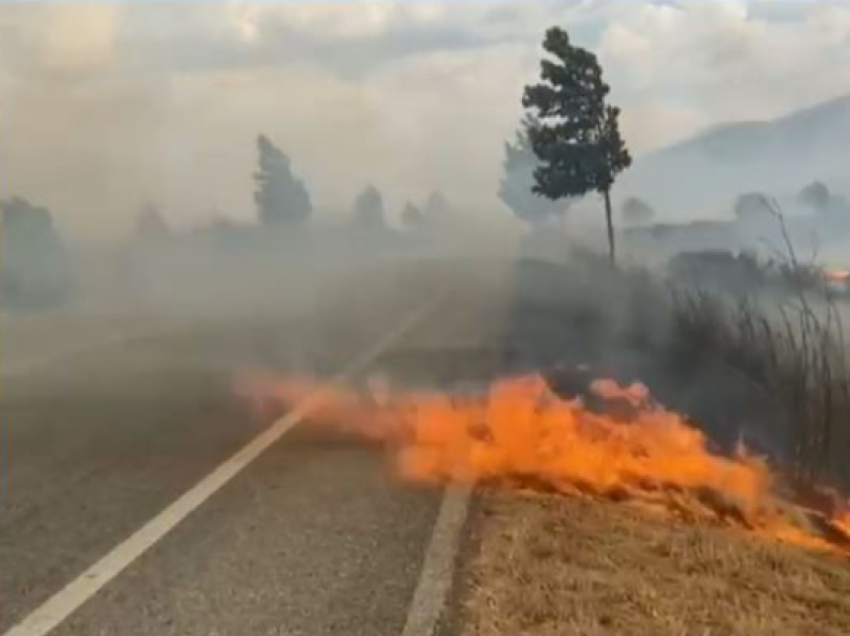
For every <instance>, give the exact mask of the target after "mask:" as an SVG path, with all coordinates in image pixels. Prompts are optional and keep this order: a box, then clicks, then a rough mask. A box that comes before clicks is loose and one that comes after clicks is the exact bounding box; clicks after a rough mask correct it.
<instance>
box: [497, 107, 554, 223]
mask: <svg viewBox="0 0 850 636" xmlns="http://www.w3.org/2000/svg"><path fill="white" fill-rule="evenodd" d="M534 125H536V124H535V122H534V119H533V118H532V117H530V116H528V115H527V116H526V117H525V118H524V119H523V121H522V125H521V126H520V129H519V130H518V131H517V133H516V137H515V138H514V142H513V143H511V142H509V141H508V142H505V160H504V163H503V167H504V174H503V176H502V180H501V182H500V184H499V198H500V199H501V200H502V202H503V203H504V204H505V205H507V206H508V208H510V210H511V212H513V213H514V215H516V217H517V218H519V219H520V220H522V221H524V222H526V223H529V224H532V225H535V224H539V223H543V222H545V221H548V220H549V219H552V218H555V217H559V216H561V215H563V214H564V213H565V212H566V209H567V205H566V204H565V203H563V202H559V201H556V200H552V199H549V198H547V197H544V196H541V195H540V194H537V193H536V192H535V191H534V184H535V181H534V171H535V169H536V168H537V167H538V166H539V165H540V161H539V160H538V159H537V156H536V155H535V154H534V150H532V148H531V142H530V141H529V139H528V129H529V128H530V127H532V126H534Z"/></svg>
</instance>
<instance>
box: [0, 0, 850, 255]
mask: <svg viewBox="0 0 850 636" xmlns="http://www.w3.org/2000/svg"><path fill="white" fill-rule="evenodd" d="M555 24H557V25H560V26H562V27H564V28H566V29H567V30H568V32H569V33H570V35H571V37H572V38H573V40H574V41H575V42H577V43H579V44H581V45H583V46H587V47H589V48H591V49H592V50H593V51H595V52H596V53H597V54H598V56H599V59H600V61H601V63H602V65H603V68H604V69H605V73H606V78H607V80H608V81H609V83H610V84H611V85H612V101H614V102H615V103H616V104H618V105H619V106H621V108H622V109H623V115H622V127H623V131H624V134H625V137H626V141H627V143H628V145H629V146H630V148H631V149H632V151H633V153H634V154H636V155H638V156H640V155H641V154H645V153H647V152H651V151H652V150H654V149H658V148H661V147H663V146H665V145H666V144H669V143H672V142H675V141H677V140H680V139H683V138H687V137H688V136H692V135H694V134H696V133H698V132H699V131H700V130H703V129H705V128H706V127H709V126H712V125H715V124H718V123H721V122H727V121H738V120H755V119H768V118H772V117H776V116H779V115H782V114H784V113H787V112H790V111H793V110H795V109H797V108H800V107H803V106H807V105H810V104H814V103H817V102H820V101H823V100H826V99H830V98H832V97H836V96H839V95H842V94H845V93H847V92H850V3H846V2H838V3H836V2H833V3H829V2H815V1H807V2H799V3H795V2H792V1H790V0H765V1H763V2H744V1H743V0H702V1H690V2H689V1H686V0H685V1H681V2H671V1H669V0H667V1H664V2H661V1H659V2H647V1H644V0H620V1H617V0H583V1H582V0H571V1H568V2H565V1H557V0H555V1H547V2H537V1H529V0H525V1H520V2H511V1H510V0H504V1H500V2H487V3H485V2H470V1H462V2H443V3H437V4H435V3H430V2H372V1H370V0H360V1H359V2H347V3H338V4H327V3H315V2H286V3H272V2H263V3H258V4H250V3H243V2H192V3H181V4H172V3H169V2H162V1H158V2H114V3H93V4H73V3H68V2H48V3H39V2H32V1H28V2H18V3H10V2H0V167H2V169H0V195H2V196H3V197H5V196H10V195H11V194H19V195H23V196H26V197H28V198H30V199H32V200H33V201H34V202H36V203H39V204H44V205H47V206H49V207H50V208H51V210H52V211H53V213H54V216H55V218H56V221H57V223H58V225H59V226H60V227H61V228H62V229H63V230H65V231H66V232H68V233H69V234H70V235H73V236H75V237H80V238H85V239H89V238H90V239H107V238H113V237H119V236H122V235H125V234H126V233H127V232H129V231H130V230H131V228H132V226H133V222H134V219H135V217H136V216H137V214H138V213H139V211H140V209H141V208H142V207H143V206H144V205H145V204H146V203H148V202H152V203H154V204H156V205H157V206H158V207H159V208H160V209H161V210H162V212H163V213H164V214H165V215H166V216H167V218H168V219H169V220H170V221H171V222H173V223H174V224H175V225H177V226H183V227H187V226H192V225H196V224H199V223H203V222H205V221H206V220H209V219H211V218H214V217H225V218H232V219H239V220H250V219H252V218H253V217H254V214H255V212H254V207H253V199H252V182H251V176H252V172H253V170H254V167H255V163H256V149H255V145H254V144H255V139H256V136H257V134H259V133H264V134H266V135H268V136H269V137H270V138H271V139H272V140H273V141H275V142H276V143H277V144H278V145H279V146H280V147H281V148H282V149H283V150H284V151H285V152H286V153H287V154H288V155H289V156H290V157H291V159H292V162H293V166H294V168H295V171H296V172H297V173H298V175H299V176H300V177H302V178H303V179H304V180H305V181H306V183H307V185H308V187H309V189H310V191H311V194H312V197H313V199H314V202H315V203H316V206H317V208H318V209H319V211H320V212H321V213H322V214H327V215H330V214H335V213H336V214H341V213H342V212H344V211H345V210H347V209H349V208H350V204H351V201H352V200H353V198H354V197H355V196H356V195H357V193H358V192H359V191H360V190H362V189H363V188H364V187H365V186H366V185H367V184H374V185H375V186H377V187H378V188H379V189H380V190H381V191H382V192H383V193H384V195H385V199H386V203H387V207H388V210H389V212H390V214H391V215H393V214H395V213H396V212H397V211H398V210H400V208H401V207H402V206H403V204H404V203H405V201H406V200H408V199H410V200H413V201H414V202H419V201H421V200H423V199H424V198H425V197H426V196H427V195H428V193H429V192H430V191H431V190H433V189H440V190H441V191H443V192H444V193H445V194H446V196H447V197H448V198H449V199H450V200H451V201H453V202H454V203H455V204H456V205H457V206H459V207H463V208H465V209H469V210H473V211H475V213H477V214H493V215H507V211H506V210H505V209H504V208H503V206H502V205H501V203H500V202H499V201H498V198H497V196H496V192H497V188H498V180H499V176H500V171H501V162H502V157H503V144H504V142H505V140H506V139H508V138H510V137H511V136H512V135H513V131H514V130H515V128H516V126H517V123H518V121H519V119H520V117H521V114H522V111H521V106H520V97H521V94H522V89H523V86H524V85H525V84H527V83H529V82H532V81H534V79H535V74H536V72H537V68H538V64H539V60H540V53H541V51H540V41H541V38H542V35H543V32H544V31H545V29H546V28H547V27H549V26H551V25H555Z"/></svg>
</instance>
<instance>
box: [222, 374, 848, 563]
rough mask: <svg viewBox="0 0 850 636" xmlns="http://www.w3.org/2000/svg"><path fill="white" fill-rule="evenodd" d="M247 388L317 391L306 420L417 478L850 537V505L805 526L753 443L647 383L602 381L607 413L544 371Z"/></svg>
mask: <svg viewBox="0 0 850 636" xmlns="http://www.w3.org/2000/svg"><path fill="white" fill-rule="evenodd" d="M237 388H238V392H239V394H240V395H241V396H243V397H244V398H245V399H248V400H250V401H251V403H252V404H253V405H254V406H255V407H256V408H258V409H261V410H263V411H265V412H267V413H268V412H269V410H270V409H271V411H272V412H275V411H277V410H279V409H282V408H283V409H286V408H290V407H293V406H294V405H296V404H299V403H303V400H304V399H305V398H307V397H308V396H310V401H311V403H312V404H313V406H312V408H310V409H309V412H308V413H307V414H306V415H305V421H306V422H309V423H311V424H312V425H314V426H323V427H327V428H329V429H331V430H336V431H339V432H342V433H347V434H354V435H357V436H359V437H363V438H365V439H368V440H371V441H374V442H377V443H381V444H383V445H384V446H385V447H386V448H387V449H388V452H389V453H390V455H391V457H392V460H393V462H394V463H395V465H396V466H397V467H398V472H399V474H400V475H401V476H402V477H403V478H405V479H410V480H416V481H433V482H441V481H454V482H489V483H494V484H498V485H504V486H510V487H523V488H538V489H545V490H549V491H556V492H561V493H564V494H590V495H595V496H602V497H609V498H615V499H618V500H625V501H632V502H636V503H640V504H642V505H649V506H652V507H656V508H661V509H664V510H666V511H671V512H674V513H677V514H679V515H680V516H683V517H686V518H689V519H703V520H711V521H715V522H720V523H727V524H730V525H738V526H741V527H745V528H747V529H749V530H752V531H754V532H757V533H760V534H764V535H769V536H772V537H774V538H776V539H780V540H783V541H788V542H793V543H797V544H803V545H806V546H809V547H819V548H828V549H843V544H844V543H845V542H844V541H843V539H845V538H846V539H847V543H850V515H848V513H847V511H846V510H842V511H829V512H828V513H827V512H823V511H821V512H819V511H809V513H810V514H814V515H816V516H817V518H818V520H819V521H820V522H821V525H822V526H823V528H826V529H828V530H829V532H820V531H817V530H815V529H813V528H812V526H811V524H809V523H803V524H801V523H800V522H799V519H797V518H796V517H798V516H799V515H793V514H790V510H791V504H790V503H789V502H787V501H783V500H782V499H781V498H780V497H779V496H778V495H777V492H776V491H777V489H776V487H775V481H776V479H775V476H774V474H773V473H772V471H771V469H770V468H769V466H768V464H767V463H766V462H765V461H764V460H763V459H761V458H758V457H754V456H752V455H750V454H748V453H747V451H746V449H744V448H743V447H739V448H738V449H737V450H736V452H735V453H734V454H733V456H730V457H725V456H723V455H721V454H719V453H715V452H712V451H711V450H710V448H709V444H708V440H707V439H706V437H705V435H704V434H703V433H702V432H701V431H700V430H698V429H697V428H694V427H693V426H691V425H690V424H688V423H687V422H686V421H685V419H684V418H683V417H682V416H680V415H678V414H677V413H674V412H672V411H669V410H667V409H665V408H664V407H662V406H660V405H658V404H657V403H655V402H653V401H652V399H651V397H650V395H649V392H648V391H647V389H646V387H644V386H642V385H639V384H635V385H632V386H629V387H621V386H619V385H617V384H616V383H615V382H613V381H610V380H597V381H596V382H594V383H593V384H592V386H591V390H592V392H593V394H594V395H595V396H596V397H597V398H601V401H602V403H603V404H608V405H610V406H611V408H603V409H601V410H591V409H589V408H587V407H586V406H585V404H584V403H583V402H582V400H581V399H578V398H577V399H573V400H565V399H562V398H560V397H558V396H557V395H555V394H554V393H553V392H552V391H551V390H550V389H549V388H548V386H547V384H546V382H545V380H543V379H542V378H541V377H539V376H536V375H535V376H525V377H517V378H510V379H505V380H501V381H498V382H496V383H494V384H493V385H492V386H491V387H490V388H489V390H487V391H486V392H484V393H483V394H482V395H478V396H458V395H449V394H442V393H428V392H406V391H394V390H392V389H391V388H390V387H389V385H388V384H387V383H386V382H383V381H373V382H372V383H371V385H370V387H369V388H368V389H367V390H360V391H358V390H355V389H352V388H347V387H341V386H335V385H329V384H322V383H321V382H315V381H311V380H305V379H278V378H274V377H272V376H267V375H249V376H243V377H242V378H240V380H239V382H238V387H237ZM827 535H828V536H827ZM845 535H846V536H845Z"/></svg>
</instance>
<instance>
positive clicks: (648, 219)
mask: <svg viewBox="0 0 850 636" xmlns="http://www.w3.org/2000/svg"><path fill="white" fill-rule="evenodd" d="M620 211H621V213H622V215H623V220H624V221H625V222H626V223H627V224H628V225H631V226H638V225H649V224H650V223H652V220H653V219H654V218H655V210H654V209H653V208H652V206H651V205H649V203H647V202H646V201H644V200H643V199H641V198H640V197H629V198H628V199H626V200H625V201H623V206H622V208H621V210H620Z"/></svg>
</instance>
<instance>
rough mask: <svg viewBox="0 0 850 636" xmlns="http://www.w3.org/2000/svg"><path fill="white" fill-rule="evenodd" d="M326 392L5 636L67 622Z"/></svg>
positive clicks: (355, 366) (411, 319)
mask: <svg viewBox="0 0 850 636" xmlns="http://www.w3.org/2000/svg"><path fill="white" fill-rule="evenodd" d="M431 307H433V305H428V306H426V307H424V308H421V309H419V310H417V311H415V312H413V313H411V314H409V315H408V316H407V318H406V319H405V320H403V321H402V322H401V323H400V324H399V325H398V326H397V327H396V328H395V329H393V330H392V331H391V332H389V333H388V334H386V335H384V337H382V338H380V339H379V340H378V341H377V342H376V343H375V344H373V345H372V346H370V347H368V348H367V349H366V350H364V351H363V352H361V353H360V354H359V355H358V356H356V357H355V358H354V359H353V360H352V361H351V362H350V363H349V364H348V365H347V366H346V367H345V368H344V369H343V370H342V371H340V372H339V373H338V374H337V375H336V376H335V377H334V378H333V379H332V381H331V383H335V382H340V381H342V380H344V379H346V378H348V377H349V376H351V375H353V374H355V373H357V372H358V371H360V370H362V369H363V367H365V366H366V365H368V364H369V363H370V362H372V361H373V360H374V359H375V358H376V357H378V356H379V355H380V354H381V353H382V352H383V351H384V350H385V349H386V348H387V347H388V346H389V345H391V344H392V343H393V342H394V341H395V340H397V339H398V338H399V337H401V336H402V335H404V333H405V332H406V331H408V330H409V329H410V328H412V327H413V326H414V325H415V324H416V323H417V322H418V321H419V320H420V319H421V318H422V317H423V316H424V315H425V313H426V312H427V311H429V310H430V309H431ZM324 395H325V393H324V392H323V391H322V390H319V391H317V392H315V393H313V394H311V395H308V396H307V397H306V398H304V400H303V401H301V402H300V403H299V404H298V405H296V406H295V408H294V409H293V410H292V411H290V412H289V413H287V414H286V415H285V416H283V417H281V418H280V419H278V420H276V421H275V422H274V423H273V424H272V425H271V426H270V427H269V428H267V429H266V430H265V431H263V432H262V433H260V434H259V435H258V436H257V437H255V438H254V439H253V440H252V441H250V442H249V443H248V444H247V445H246V446H244V447H243V448H242V449H241V450H240V451H238V452H237V453H236V454H235V455H233V456H231V457H230V458H229V459H227V460H225V461H224V462H223V463H222V464H220V465H219V466H218V467H217V468H215V469H214V470H213V471H212V472H211V473H209V474H208V475H207V476H206V477H204V478H203V479H202V480H201V481H200V482H198V483H197V484H196V485H195V486H194V487H192V488H191V489H190V490H188V491H187V492H185V493H184V494H183V495H181V496H180V498H178V499H177V500H176V501H174V502H173V503H172V504H171V505H169V506H168V507H167V508H165V510H163V511H162V512H160V513H159V514H158V515H157V516H155V517H154V518H153V519H151V520H150V521H148V522H147V523H146V524H145V525H144V526H142V527H141V528H140V529H139V530H137V531H136V532H135V533H134V534H132V535H131V536H130V537H129V538H128V539H126V540H125V541H124V542H123V543H120V544H119V545H117V546H116V547H115V548H113V549H112V551H111V552H109V553H108V554H107V555H106V556H104V557H102V558H101V559H100V560H99V561H98V562H97V563H95V564H94V565H92V566H91V567H90V568H89V569H87V570H86V571H85V572H83V573H82V574H81V575H80V576H78V577H77V578H76V579H74V580H73V581H71V582H70V583H69V584H68V585H66V586H65V587H64V588H63V589H61V590H60V591H59V592H57V593H56V594H55V595H53V596H52V597H51V598H49V599H48V600H47V601H45V602H44V603H43V604H42V605H41V606H39V607H38V608H36V609H35V610H34V611H33V612H32V613H30V614H29V615H28V616H27V617H26V618H24V619H23V620H22V621H21V622H20V623H18V624H17V625H16V626H14V627H12V628H11V629H10V630H9V631H7V632H6V633H5V634H4V635H3V636H44V635H45V634H47V633H49V632H50V631H51V630H52V629H54V628H55V627H56V626H57V625H59V624H60V623H61V622H62V621H63V620H65V619H66V618H67V617H68V616H69V615H70V614H71V613H72V612H74V611H75V610H76V609H77V608H79V607H80V606H81V605H82V604H83V603H85V602H86V601H87V600H88V599H90V598H91V597H92V596H94V595H95V594H96V593H97V592H98V590H100V589H101V588H102V587H103V586H104V585H106V584H107V583H109V582H110V581H111V580H112V579H114V578H115V577H116V576H118V574H120V573H121V571H122V570H124V569H125V568H126V567H127V566H128V565H130V564H131V563H132V562H133V561H135V560H136V559H137V558H139V557H140V556H141V555H142V554H144V552H145V551H147V550H148V549H149V548H150V547H151V546H153V545H154V544H155V543H156V542H157V541H159V540H160V539H162V537H164V536H165V535H166V534H167V533H168V532H169V531H170V530H172V529H173V528H174V527H175V526H176V525H177V524H178V523H180V522H181V521H183V519H185V518H186V517H187V516H189V514H191V513H192V511H193V510H195V509H196V508H198V506H200V505H201V504H202V503H204V502H205V501H206V500H207V499H209V498H210V497H211V496H212V495H213V494H215V493H216V491H218V490H219V489H220V488H221V487H222V486H224V485H225V484H226V483H227V482H229V481H230V480H231V479H233V477H234V476H235V475H236V474H237V473H239V472H240V471H241V470H242V469H244V468H245V467H246V466H247V465H248V464H250V463H251V462H252V461H253V460H254V459H256V458H257V457H258V456H259V455H260V453H262V452H263V451H264V450H266V449H267V448H268V447H269V446H271V445H272V444H274V443H275V442H276V441H277V440H278V439H280V437H282V436H283V435H284V434H285V433H287V432H288V431H289V430H291V429H292V427H294V426H295V425H296V424H298V423H299V422H300V421H301V420H302V419H303V418H304V417H305V416H306V415H308V414H309V413H310V411H311V410H312V409H314V408H315V407H316V406H317V405H318V404H319V403H320V402H321V400H322V398H323V397H324Z"/></svg>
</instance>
